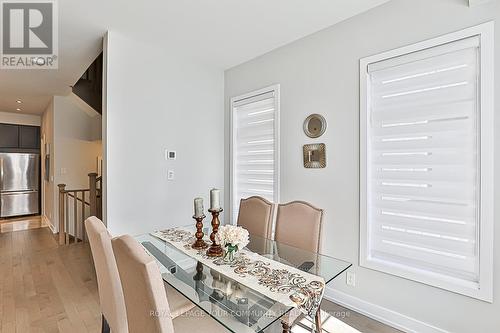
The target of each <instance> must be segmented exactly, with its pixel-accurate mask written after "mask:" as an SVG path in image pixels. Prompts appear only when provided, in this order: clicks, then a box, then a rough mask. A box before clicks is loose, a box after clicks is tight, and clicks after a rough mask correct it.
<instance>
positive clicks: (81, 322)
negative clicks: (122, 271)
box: [0, 227, 399, 333]
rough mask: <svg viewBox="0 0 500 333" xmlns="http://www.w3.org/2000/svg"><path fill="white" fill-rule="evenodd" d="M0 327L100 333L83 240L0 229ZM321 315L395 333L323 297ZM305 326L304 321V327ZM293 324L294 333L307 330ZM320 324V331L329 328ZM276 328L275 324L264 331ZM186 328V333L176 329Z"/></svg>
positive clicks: (371, 331)
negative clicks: (67, 241) (62, 243)
mask: <svg viewBox="0 0 500 333" xmlns="http://www.w3.org/2000/svg"><path fill="white" fill-rule="evenodd" d="M0 272H1V274H0V332H1V333H6V332H22V333H24V332H71V333H72V332H100V325H101V317H100V315H101V314H100V311H99V295H98V290H97V282H96V276H95V271H94V268H93V263H92V260H91V253H90V248H89V246H88V244H84V243H78V244H72V245H67V246H61V247H59V246H58V244H57V242H56V239H55V237H54V235H53V234H52V232H51V231H50V229H49V228H47V227H43V228H36V229H28V230H23V231H15V232H6V233H1V234H0ZM322 308H323V310H324V311H325V315H324V316H323V320H324V321H325V322H326V321H328V318H327V316H332V317H334V318H336V319H339V320H341V321H343V322H345V323H347V324H348V325H350V326H352V327H354V328H355V329H357V330H358V331H360V332H362V333H396V332H399V331H397V330H395V329H393V328H390V327H388V326H386V325H383V324H381V323H379V322H377V321H375V320H372V319H370V318H367V317H365V316H363V315H361V314H358V313H356V312H354V311H351V310H348V309H345V308H342V307H340V306H339V305H336V304H333V303H331V302H328V301H324V302H323V305H322ZM304 327H306V326H304ZM304 327H300V326H296V327H294V328H293V329H292V331H293V332H295V333H300V332H307V327H306V329H304ZM327 327H328V325H325V327H324V331H323V332H324V333H335V331H333V332H330V330H328V329H327ZM275 331H276V332H280V333H281V324H280V323H276V325H273V327H270V328H269V329H268V330H266V333H274V332H275ZM176 333H185V332H176Z"/></svg>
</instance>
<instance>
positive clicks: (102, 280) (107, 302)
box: [85, 216, 194, 333]
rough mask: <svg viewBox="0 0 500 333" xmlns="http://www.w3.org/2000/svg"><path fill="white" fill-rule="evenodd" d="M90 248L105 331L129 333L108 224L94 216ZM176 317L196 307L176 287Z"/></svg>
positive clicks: (171, 294) (89, 221)
mask: <svg viewBox="0 0 500 333" xmlns="http://www.w3.org/2000/svg"><path fill="white" fill-rule="evenodd" d="M85 228H86V230H87V234H88V238H89V243H90V249H91V251H92V257H93V259H94V266H95V271H96V275H97V285H98V289H99V302H100V304H101V312H102V332H109V330H110V329H111V332H113V333H122V332H125V333H126V332H128V325H127V312H126V309H125V300H124V298H123V291H122V285H121V281H120V275H119V273H118V268H117V266H116V261H115V255H114V253H113V248H112V245H111V235H110V234H109V232H108V230H107V229H106V226H105V225H104V223H102V221H101V220H99V219H98V218H96V217H94V216H92V217H89V218H88V219H87V220H86V221H85ZM166 290H167V291H166V292H167V295H168V297H169V299H170V304H172V313H173V315H174V316H178V315H181V314H183V313H185V312H186V311H188V310H190V309H192V308H193V307H194V304H193V303H191V302H190V301H189V300H188V299H187V298H185V297H184V296H183V295H181V294H180V293H179V292H178V291H176V290H175V289H173V288H172V287H170V286H169V287H167V288H166Z"/></svg>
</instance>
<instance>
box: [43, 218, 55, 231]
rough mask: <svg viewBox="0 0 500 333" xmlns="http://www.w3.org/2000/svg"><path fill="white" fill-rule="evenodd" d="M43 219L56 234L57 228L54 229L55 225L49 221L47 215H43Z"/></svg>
mask: <svg viewBox="0 0 500 333" xmlns="http://www.w3.org/2000/svg"><path fill="white" fill-rule="evenodd" d="M42 219H43V220H44V222H45V223H47V225H48V226H49V229H50V230H51V231H52V233H53V234H55V233H56V228H54V225H53V224H52V221H51V220H49V218H48V217H47V216H45V215H42Z"/></svg>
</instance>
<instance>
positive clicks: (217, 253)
mask: <svg viewBox="0 0 500 333" xmlns="http://www.w3.org/2000/svg"><path fill="white" fill-rule="evenodd" d="M208 211H209V212H210V213H212V233H211V234H210V240H211V241H212V245H210V247H209V248H208V250H207V256H209V257H222V255H223V254H224V251H223V250H222V246H220V244H217V243H216V242H215V236H216V235H217V232H218V231H219V225H220V221H219V214H220V213H221V212H222V208H219V209H209V210H208Z"/></svg>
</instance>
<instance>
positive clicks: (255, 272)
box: [151, 228, 325, 317]
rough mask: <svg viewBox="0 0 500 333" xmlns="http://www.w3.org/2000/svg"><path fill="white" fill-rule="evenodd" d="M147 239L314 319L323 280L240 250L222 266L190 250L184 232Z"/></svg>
mask: <svg viewBox="0 0 500 333" xmlns="http://www.w3.org/2000/svg"><path fill="white" fill-rule="evenodd" d="M151 235H152V236H154V237H157V238H159V239H161V240H163V241H166V242H168V243H169V244H172V245H173V246H175V247H176V248H177V249H179V250H181V251H182V252H183V253H185V254H187V255H188V256H190V257H192V258H194V259H196V260H198V261H200V262H202V263H203V264H205V265H206V266H208V267H210V268H212V269H214V270H216V271H218V272H220V273H222V274H224V275H226V276H227V277H229V278H231V279H233V280H235V281H238V282H239V283H241V284H243V285H245V286H246V287H248V288H251V289H253V290H256V291H257V292H259V293H261V294H263V295H265V296H267V297H269V298H271V299H273V300H275V301H278V302H280V303H282V304H284V305H286V306H291V307H294V308H298V309H300V310H301V311H302V312H303V313H304V314H306V315H308V316H310V317H314V315H315V314H316V311H317V310H318V308H319V305H320V304H321V300H322V299H323V294H324V291H325V280H324V279H323V278H322V277H319V276H316V275H313V274H310V273H306V272H303V271H301V270H299V269H296V268H294V267H291V266H288V265H285V264H283V263H280V262H277V261H275V260H272V259H268V258H265V257H263V256H261V255H259V254H257V253H254V252H251V251H248V250H246V249H243V250H240V251H239V252H238V256H237V258H236V259H235V260H234V261H233V262H232V263H226V262H224V260H223V259H222V258H215V259H214V258H210V257H208V256H207V255H206V254H205V252H206V250H195V249H193V248H192V247H191V245H192V244H193V243H194V241H195V237H194V234H193V233H192V232H190V231H189V230H187V229H184V228H171V229H166V230H163V231H157V232H154V233H151ZM250 237H251V236H250Z"/></svg>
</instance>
